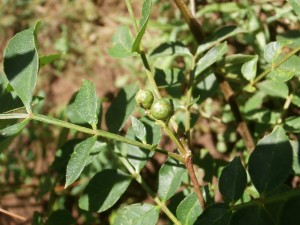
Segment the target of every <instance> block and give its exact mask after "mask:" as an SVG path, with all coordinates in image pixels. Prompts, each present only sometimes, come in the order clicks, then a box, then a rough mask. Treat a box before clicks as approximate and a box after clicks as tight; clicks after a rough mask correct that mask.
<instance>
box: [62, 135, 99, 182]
mask: <svg viewBox="0 0 300 225" xmlns="http://www.w3.org/2000/svg"><path fill="white" fill-rule="evenodd" d="M96 140H97V137H96V136H93V137H90V138H88V139H86V140H84V141H83V142H81V143H79V144H78V145H76V147H75V149H74V152H73V153H72V155H71V159H70V161H69V162H68V166H67V174H66V184H65V187H67V186H69V185H70V184H72V183H73V182H74V181H75V180H76V179H77V178H78V177H79V176H80V174H81V172H82V170H83V169H84V167H85V165H86V163H87V160H88V157H89V155H90V151H91V149H92V147H93V146H94V144H95V143H96Z"/></svg>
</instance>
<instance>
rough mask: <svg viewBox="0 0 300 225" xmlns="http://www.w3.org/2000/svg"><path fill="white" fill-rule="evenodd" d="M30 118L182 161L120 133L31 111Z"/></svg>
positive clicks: (170, 153)
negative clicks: (96, 128) (84, 125)
mask: <svg viewBox="0 0 300 225" xmlns="http://www.w3.org/2000/svg"><path fill="white" fill-rule="evenodd" d="M30 118H31V119H33V120H37V121H40V122H44V123H49V124H53V125H56V126H60V127H65V128H68V129H73V130H77V131H80V132H83V133H86V134H91V135H97V136H100V137H103V138H107V139H110V140H115V141H120V142H123V143H126V144H130V145H134V146H137V147H140V148H143V149H146V150H149V151H155V152H159V153H162V154H164V155H168V156H170V157H172V158H174V159H176V160H178V161H180V162H184V159H183V157H182V156H180V155H178V154H176V153H173V152H168V151H166V150H164V149H160V148H156V147H155V146H152V145H149V144H143V143H142V142H139V141H135V140H131V139H129V138H125V137H123V136H121V135H117V134H113V133H110V132H107V131H104V130H93V129H90V128H87V127H82V126H79V125H76V124H72V123H69V122H66V121H62V120H58V119H55V118H51V117H48V116H44V115H40V114H36V113H32V114H31V115H30Z"/></svg>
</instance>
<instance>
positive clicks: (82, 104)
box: [74, 80, 98, 125]
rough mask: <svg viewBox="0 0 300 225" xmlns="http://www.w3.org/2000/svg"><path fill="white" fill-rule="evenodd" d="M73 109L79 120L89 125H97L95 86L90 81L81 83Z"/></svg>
mask: <svg viewBox="0 0 300 225" xmlns="http://www.w3.org/2000/svg"><path fill="white" fill-rule="evenodd" d="M74 107H75V109H76V111H77V113H78V115H79V116H80V117H81V119H83V120H84V121H85V122H87V123H89V124H90V125H97V123H98V113H97V95H96V90H95V85H94V84H93V83H92V82H91V81H89V80H84V81H83V83H82V86H81V88H80V90H79V92H78V93H77V95H76V97H75V101H74Z"/></svg>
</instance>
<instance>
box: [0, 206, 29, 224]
mask: <svg viewBox="0 0 300 225" xmlns="http://www.w3.org/2000/svg"><path fill="white" fill-rule="evenodd" d="M0 213H3V214H5V215H7V216H10V217H12V218H15V219H18V220H22V221H27V219H26V218H25V217H23V216H19V215H17V214H15V213H12V212H9V211H7V210H5V209H2V208H0Z"/></svg>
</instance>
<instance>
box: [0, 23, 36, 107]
mask: <svg viewBox="0 0 300 225" xmlns="http://www.w3.org/2000/svg"><path fill="white" fill-rule="evenodd" d="M39 24H40V22H37V23H36V24H35V26H34V28H30V29H27V30H24V31H21V32H19V33H17V34H16V35H15V36H14V37H13V38H12V39H11V40H10V41H9V43H8V45H7V47H6V49H5V52H4V72H5V75H6V77H7V79H8V80H9V82H10V84H11V86H12V87H13V89H14V91H15V92H16V93H17V95H18V96H19V97H20V99H21V100H22V102H23V104H24V105H25V107H26V110H27V111H28V112H31V106H30V103H31V101H32V96H33V92H34V89H35V85H36V79H37V74H38V70H39V56H38V52H37V47H36V43H35V42H36V38H35V34H36V32H37V29H38V26H39Z"/></svg>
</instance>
